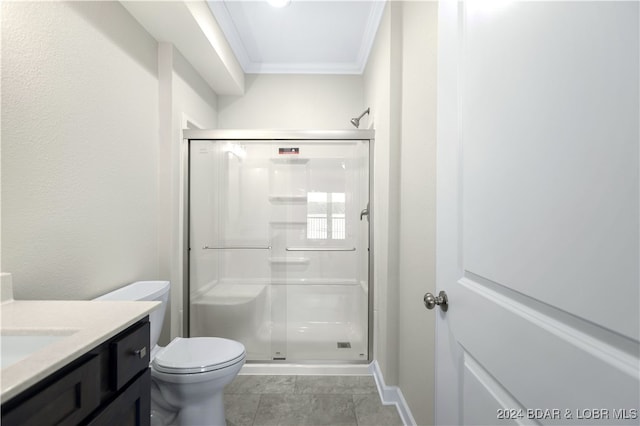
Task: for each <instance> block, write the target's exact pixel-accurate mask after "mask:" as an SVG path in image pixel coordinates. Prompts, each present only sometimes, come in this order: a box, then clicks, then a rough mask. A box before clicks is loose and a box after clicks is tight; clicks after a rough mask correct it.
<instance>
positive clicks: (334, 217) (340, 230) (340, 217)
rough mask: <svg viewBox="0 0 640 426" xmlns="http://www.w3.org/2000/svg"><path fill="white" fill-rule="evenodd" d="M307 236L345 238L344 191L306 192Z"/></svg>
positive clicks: (316, 238) (333, 238)
mask: <svg viewBox="0 0 640 426" xmlns="http://www.w3.org/2000/svg"><path fill="white" fill-rule="evenodd" d="M307 238H308V239H310V240H327V239H330V240H344V239H345V238H346V218H345V193H344V192H332V193H327V192H309V193H307Z"/></svg>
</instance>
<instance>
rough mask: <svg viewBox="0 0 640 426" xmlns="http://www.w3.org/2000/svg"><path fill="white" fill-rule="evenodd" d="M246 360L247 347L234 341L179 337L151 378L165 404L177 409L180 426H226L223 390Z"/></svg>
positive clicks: (160, 358) (161, 357)
mask: <svg viewBox="0 0 640 426" xmlns="http://www.w3.org/2000/svg"><path fill="white" fill-rule="evenodd" d="M245 357H246V354H245V350H244V346H243V345H242V344H241V343H238V342H236V341H233V340H228V339H221V338H215V337H194V338H189V339H182V338H180V337H177V338H176V339H175V340H173V341H172V342H171V343H169V345H167V347H165V348H164V349H162V350H160V351H159V352H158V353H157V355H156V357H155V358H154V360H153V362H152V363H151V377H152V378H153V381H154V382H155V383H156V384H157V386H158V390H159V391H160V394H161V395H162V398H163V399H164V402H166V404H168V405H169V406H171V407H175V409H176V411H177V419H176V423H177V424H178V425H215V426H223V425H225V424H226V423H225V418H224V401H223V389H224V387H225V386H226V385H228V384H229V383H231V382H232V381H233V379H234V378H235V377H236V375H237V374H238V372H240V369H241V368H242V366H243V365H244V361H245ZM156 402H158V401H156ZM163 405H164V404H163ZM171 417H173V416H171ZM166 420H169V421H171V420H170V419H168V418H167V419H166Z"/></svg>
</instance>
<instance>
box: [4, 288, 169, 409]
mask: <svg viewBox="0 0 640 426" xmlns="http://www.w3.org/2000/svg"><path fill="white" fill-rule="evenodd" d="M158 306H160V302H128V301H127V302H121V301H58V300H54V301H35V300H34V301H27V300H18V301H7V302H5V303H2V304H0V317H1V319H2V322H1V323H0V330H1V332H2V334H5V335H25V334H27V335H28V334H47V335H64V336H65V337H64V338H62V339H60V340H58V341H56V342H54V343H51V344H49V345H48V346H45V347H44V348H42V349H41V350H39V351H37V352H34V353H32V354H31V355H29V356H28V357H26V358H24V359H22V360H20V361H18V362H16V363H14V364H12V365H9V366H7V367H6V368H3V369H2V370H0V400H1V401H2V402H3V403H4V402H5V401H8V400H9V399H11V398H12V397H14V396H16V395H17V394H19V393H20V392H22V391H23V390H25V389H27V388H29V387H30V386H32V385H34V384H35V383H37V382H38V381H40V380H41V379H43V378H45V377H47V376H48V375H49V374H51V373H53V372H55V371H56V370H58V369H60V368H61V367H63V366H65V365H66V364H68V363H69V362H71V361H73V360H75V359H76V358H78V357H79V356H80V355H83V354H84V353H86V352H87V351H89V350H91V349H93V348H95V347H96V346H98V345H99V344H100V343H102V342H104V341H106V340H108V339H109V338H111V337H113V336H115V335H116V334H118V333H119V332H121V331H122V330H124V329H126V328H127V327H129V326H130V325H132V324H134V323H136V322H137V321H139V320H140V319H142V318H144V317H145V316H147V315H148V314H149V312H151V311H153V310H154V309H155V308H156V307H158Z"/></svg>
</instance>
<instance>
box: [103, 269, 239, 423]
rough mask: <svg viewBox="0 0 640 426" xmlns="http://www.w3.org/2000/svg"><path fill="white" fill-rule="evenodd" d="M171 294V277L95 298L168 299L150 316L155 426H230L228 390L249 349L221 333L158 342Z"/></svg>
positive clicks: (153, 416)
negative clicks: (164, 343)
mask: <svg viewBox="0 0 640 426" xmlns="http://www.w3.org/2000/svg"><path fill="white" fill-rule="evenodd" d="M168 298H169V282H168V281H137V282H135V283H133V284H129V285H127V286H125V287H122V288H120V289H118V290H115V291H113V292H111V293H107V294H105V295H103V296H100V297H98V298H96V299H94V300H152V301H159V302H162V305H161V306H160V307H159V308H158V309H156V310H155V311H153V312H151V313H150V314H149V322H150V324H151V338H150V347H151V353H150V359H151V366H150V367H151V378H152V384H151V424H152V425H158V426H160V425H180V426H189V425H194V426H195V425H198V426H204V425H214V426H224V425H226V422H225V416H224V401H223V390H224V387H225V386H226V385H228V384H229V383H231V382H232V381H233V379H234V378H235V377H236V376H237V375H238V373H239V372H240V369H241V368H242V366H243V365H244V361H245V358H246V351H245V348H244V346H243V345H242V343H240V342H236V341H234V340H229V339H223V338H218V337H192V338H181V337H176V338H175V339H174V340H172V341H171V342H170V343H169V344H168V345H167V346H166V347H164V348H163V347H160V346H158V344H157V343H158V338H159V337H160V331H161V330H162V323H163V321H164V314H165V311H166V309H167V301H168Z"/></svg>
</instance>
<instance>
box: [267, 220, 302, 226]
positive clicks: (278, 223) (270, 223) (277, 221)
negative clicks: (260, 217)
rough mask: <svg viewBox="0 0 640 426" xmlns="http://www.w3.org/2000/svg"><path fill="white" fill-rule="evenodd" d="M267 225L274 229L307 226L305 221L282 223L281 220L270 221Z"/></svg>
mask: <svg viewBox="0 0 640 426" xmlns="http://www.w3.org/2000/svg"><path fill="white" fill-rule="evenodd" d="M269 225H271V226H274V227H287V228H289V227H291V226H307V221H306V220H300V221H293V220H292V221H283V220H272V221H270V222H269Z"/></svg>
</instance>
